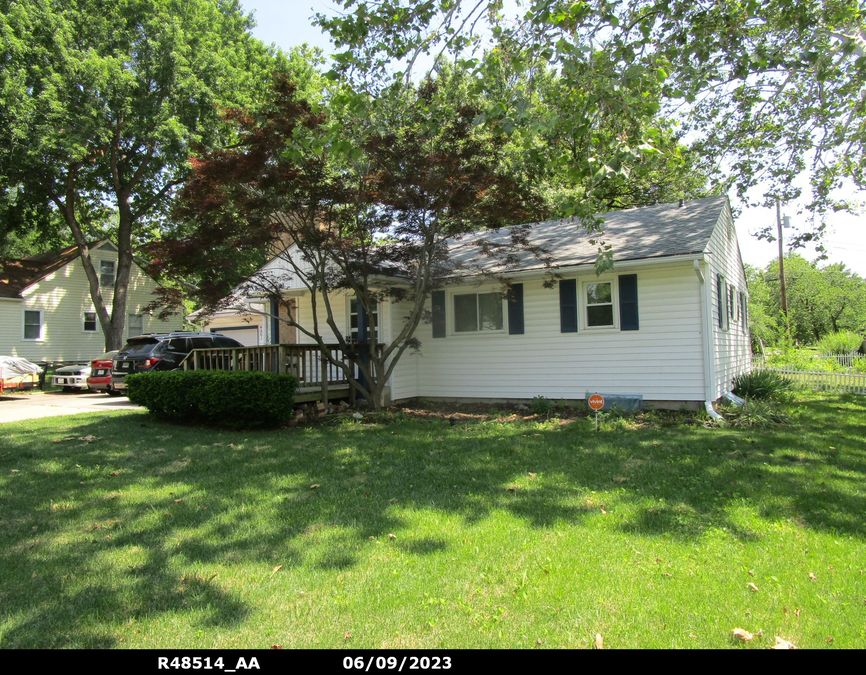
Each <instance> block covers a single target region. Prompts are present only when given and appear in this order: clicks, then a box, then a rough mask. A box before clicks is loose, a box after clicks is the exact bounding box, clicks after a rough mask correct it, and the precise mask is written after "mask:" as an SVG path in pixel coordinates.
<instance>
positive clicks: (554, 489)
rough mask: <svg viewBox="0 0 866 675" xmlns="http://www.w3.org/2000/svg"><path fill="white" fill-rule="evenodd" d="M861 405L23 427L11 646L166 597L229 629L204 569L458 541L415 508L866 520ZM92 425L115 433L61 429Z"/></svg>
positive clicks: (668, 525)
mask: <svg viewBox="0 0 866 675" xmlns="http://www.w3.org/2000/svg"><path fill="white" fill-rule="evenodd" d="M861 407H863V406H862V401H861V400H859V399H854V400H849V399H848V398H844V397H843V398H838V397H837V398H831V397H826V398H821V399H815V400H813V401H811V402H810V403H809V408H808V410H809V411H808V415H803V416H802V417H801V420H800V423H799V425H798V426H794V427H786V428H783V429H779V430H755V429H746V430H737V429H704V428H702V427H699V426H695V427H673V428H672V427H663V428H659V429H640V430H628V429H620V430H613V431H610V430H608V431H604V430H603V431H602V432H600V433H598V434H596V433H594V432H593V431H591V430H590V429H589V428H588V427H586V425H583V424H581V423H580V422H576V423H573V424H569V425H562V426H560V425H557V424H556V423H555V422H552V423H550V424H547V425H542V426H538V425H535V426H533V425H528V424H527V425H521V424H512V425H503V424H498V423H495V422H488V423H482V424H477V425H457V426H455V427H451V426H450V425H449V424H448V423H447V422H429V421H428V422H422V421H408V422H402V423H395V424H389V425H366V424H364V425H362V424H356V423H346V424H344V425H337V426H330V427H314V428H306V429H303V428H297V429H288V430H284V431H280V432H223V431H212V430H202V429H191V428H184V427H178V426H172V425H167V424H162V423H159V422H157V421H155V420H153V419H151V418H150V417H148V416H147V415H146V414H143V413H130V414H128V415H121V416H112V417H110V418H107V417H106V418H94V417H92V416H88V417H87V418H86V420H87V421H84V420H81V421H78V422H76V421H75V418H65V420H64V422H62V423H55V424H52V425H48V424H43V425H41V426H40V425H31V426H25V427H16V428H15V429H16V431H15V433H14V434H13V436H11V437H10V438H9V441H10V442H9V443H8V444H6V445H5V447H4V449H3V450H0V487H2V493H0V508H2V511H3V513H4V517H5V519H6V527H5V528H4V531H3V532H2V535H0V541H2V547H0V567H2V569H3V570H4V574H3V575H2V577H0V600H2V605H3V607H4V612H3V614H4V616H5V619H4V622H5V623H7V625H9V626H10V627H9V628H7V629H6V630H5V631H4V632H3V633H2V646H3V647H19V648H20V647H64V646H76V647H108V646H113V645H116V644H117V640H118V639H119V638H118V637H117V635H114V634H106V633H105V632H104V626H105V624H106V622H108V623H111V624H114V625H119V624H122V623H124V622H127V621H130V620H135V619H136V618H137V617H145V616H147V617H152V616H154V615H159V614H161V613H177V612H187V613H189V616H190V617H191V621H194V622H196V623H198V624H200V625H203V626H223V627H225V626H232V625H235V624H237V623H240V622H243V621H244V620H245V618H246V617H248V616H249V614H250V612H251V611H252V609H251V608H250V607H248V606H247V605H246V604H245V602H244V600H243V599H242V598H241V596H240V595H238V594H237V593H236V592H233V591H231V590H227V589H226V588H224V587H223V586H222V585H221V582H220V580H219V579H215V578H208V576H207V575H206V574H205V575H202V574H201V573H200V572H197V571H196V570H197V567H199V566H207V565H224V564H226V565H237V566H241V567H244V566H249V567H251V568H254V569H256V570H261V573H260V574H259V572H257V574H259V576H258V577H254V578H251V579H250V583H254V584H262V583H265V582H266V580H267V577H268V574H269V573H270V570H271V568H272V567H273V566H275V565H282V566H284V567H285V568H295V567H302V566H306V567H309V568H311V569H319V570H336V571H342V570H349V569H351V568H353V567H355V566H357V565H358V564H360V562H361V560H362V559H367V558H368V557H369V555H370V552H369V549H367V548H365V547H366V546H368V545H370V544H371V541H370V540H371V539H375V540H384V541H387V540H388V535H389V534H391V533H395V534H396V536H397V548H396V550H397V551H400V552H402V553H403V554H404V555H411V556H427V555H438V554H442V553H444V552H447V550H448V548H449V545H450V544H449V541H450V540H449V539H448V537H447V536H427V535H425V536H420V537H419V538H417V539H414V538H410V537H412V532H411V528H412V514H413V513H416V512H418V511H434V512H436V513H439V514H442V516H443V517H446V518H457V519H459V520H462V521H464V522H466V523H468V524H471V523H475V522H479V521H482V520H483V519H485V518H488V517H490V516H492V515H493V514H495V513H507V514H510V515H511V516H513V517H516V518H518V519H520V520H522V521H524V522H525V523H527V524H528V525H529V526H531V527H535V528H547V527H551V526H554V525H557V524H561V523H567V524H569V525H571V526H577V527H579V526H581V525H582V524H584V523H585V522H586V521H587V519H589V518H595V517H596V516H597V515H598V514H599V513H600V512H601V509H606V511H608V512H613V513H614V514H615V513H616V511H617V510H629V511H630V513H632V515H631V516H630V517H629V519H628V522H627V523H622V524H621V525H619V526H618V527H619V529H621V530H622V531H626V532H629V533H636V534H640V535H645V536H660V535H664V536H672V537H677V538H681V539H684V540H689V539H697V538H699V537H701V536H702V535H703V533H705V532H706V531H707V530H708V529H710V528H725V529H726V530H727V532H728V533H729V534H730V535H731V536H734V537H737V538H739V539H741V540H743V541H748V540H753V539H755V538H757V537H758V536H759V535H758V534H756V533H755V532H752V531H749V530H748V529H747V528H745V527H743V526H742V525H739V524H737V523H736V522H734V520H733V519H732V515H731V510H732V508H734V507H737V506H740V505H743V504H746V505H748V506H749V507H750V508H753V509H754V510H755V512H756V513H758V514H759V515H760V517H762V518H767V519H779V520H781V519H787V520H792V521H795V522H797V523H800V524H802V525H803V526H804V527H809V528H814V529H816V530H827V531H833V532H837V533H841V534H846V535H853V536H858V537H866V524H864V522H863V517H862V516H863V514H864V513H866V496H864V488H863V486H864V485H866V481H864V479H866V453H864V447H863V441H862V439H863V438H864V437H866V427H864V423H863V422H862V421H861V417H860V413H861V411H860V408H861ZM840 410H841V411H842V412H840ZM94 419H95V421H94ZM132 429H134V430H135V432H136V433H135V434H131V433H130V431H131V430H132ZM139 434H140V435H139ZM87 436H95V437H98V439H99V440H97V441H95V442H91V443H85V442H81V441H79V440H73V441H63V442H60V443H58V442H56V441H57V440H58V439H62V438H69V437H74V438H76V439H80V438H83V437H87ZM602 494H603V495H605V497H604V500H605V502H601V501H600V499H601V497H600V496H599V495H602Z"/></svg>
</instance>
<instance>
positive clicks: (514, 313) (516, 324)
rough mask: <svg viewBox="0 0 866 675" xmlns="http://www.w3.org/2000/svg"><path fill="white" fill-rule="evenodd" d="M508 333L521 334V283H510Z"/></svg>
mask: <svg viewBox="0 0 866 675" xmlns="http://www.w3.org/2000/svg"><path fill="white" fill-rule="evenodd" d="M508 334H509V335H523V284H511V297H510V298H509V299H508Z"/></svg>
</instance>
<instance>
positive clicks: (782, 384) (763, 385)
mask: <svg viewBox="0 0 866 675" xmlns="http://www.w3.org/2000/svg"><path fill="white" fill-rule="evenodd" d="M733 385H734V386H733V392H734V393H735V394H736V395H737V396H742V397H743V398H746V399H761V400H765V399H775V400H779V399H781V398H784V397H786V396H787V395H788V393H789V392H790V391H791V382H790V381H789V380H787V379H785V378H784V377H783V376H782V375H779V374H778V373H774V372H772V371H770V370H756V371H753V372H751V373H743V374H742V375H737V377H735V378H734V382H733Z"/></svg>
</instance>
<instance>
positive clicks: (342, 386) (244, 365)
mask: <svg viewBox="0 0 866 675" xmlns="http://www.w3.org/2000/svg"><path fill="white" fill-rule="evenodd" d="M382 346H383V345H377V349H379V350H381V349H382ZM328 356H330V357H331V359H333V360H334V361H337V362H338V363H344V364H346V365H347V366H349V365H350V364H351V359H350V358H349V357H348V356H347V355H346V354H345V353H344V352H343V350H341V349H340V347H339V345H325V348H324V350H323V349H322V348H320V347H319V346H318V345H291V344H285V345H259V346H256V347H233V348H226V349H195V350H193V351H192V352H190V353H189V355H188V356H187V357H186V358H185V359H184V360H183V362H182V363H181V367H182V368H183V369H184V370H248V371H259V372H263V373H287V374H289V375H294V376H295V377H297V378H298V389H297V391H296V393H295V401H296V402H298V403H302V402H307V401H318V400H321V401H322V402H323V403H325V404H326V405H327V403H328V401H329V400H332V399H338V398H349V399H350V401H351V402H352V403H354V398H355V396H354V395H355V391H354V389H353V388H352V387H351V386H350V385H349V380H348V379H347V378H346V376H345V373H344V371H343V370H342V368H340V367H339V366H337V365H335V364H334V363H332V362H331V360H329V359H328Z"/></svg>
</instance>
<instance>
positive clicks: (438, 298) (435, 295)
mask: <svg viewBox="0 0 866 675" xmlns="http://www.w3.org/2000/svg"><path fill="white" fill-rule="evenodd" d="M430 298H431V299H432V301H433V337H435V338H444V337H445V291H433V292H432V293H431V294H430Z"/></svg>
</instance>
